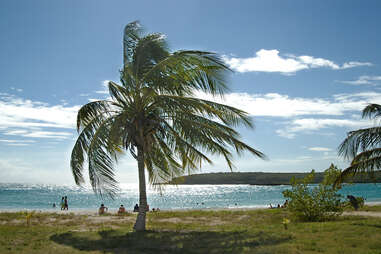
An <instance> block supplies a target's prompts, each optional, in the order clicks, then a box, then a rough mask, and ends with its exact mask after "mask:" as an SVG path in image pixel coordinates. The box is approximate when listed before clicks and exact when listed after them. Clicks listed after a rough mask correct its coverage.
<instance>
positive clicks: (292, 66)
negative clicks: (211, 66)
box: [223, 49, 372, 74]
mask: <svg viewBox="0 0 381 254" xmlns="http://www.w3.org/2000/svg"><path fill="white" fill-rule="evenodd" d="M223 60H224V61H225V62H226V63H227V64H228V65H229V66H230V68H232V69H233V70H236V71H238V72H280V73H283V74H292V73H295V72H297V71H300V70H304V69H312V68H323V67H325V68H330V69H333V70H341V69H348V68H353V67H358V66H371V65H372V64H371V63H369V62H355V61H351V62H346V63H344V64H342V65H339V64H337V63H335V62H333V61H331V60H327V59H324V58H315V57H313V56H306V55H303V56H294V55H286V56H281V55H279V51H278V50H276V49H273V50H266V49H261V50H259V51H257V52H256V53H255V56H254V57H248V58H237V57H228V56H224V57H223Z"/></svg>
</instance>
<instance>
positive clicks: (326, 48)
mask: <svg viewBox="0 0 381 254" xmlns="http://www.w3.org/2000/svg"><path fill="white" fill-rule="evenodd" d="M380 10H381V2H380V1H377V0H374V1H371V0H364V1H352V0H347V1H339V0H326V1H304V0H294V1H284V0H277V1H275V0H263V1H262V0H261V1H260V0H256V1H249V0H248V1H243V0H242V1H222V0H218V1H217V0H216V1H205V0H204V1H167V0H161V1H143V0H142V1H124V0H120V1H117V0H114V1H93V0H82V1H76V0H67V1H51V0H35V1H29V0H16V1H14V0H3V1H0V34H1V36H0V67H1V68H0V182H3V183H7V182H13V183H44V184H58V185H60V184H69V185H70V184H74V181H73V177H72V174H71V170H70V165H69V162H70V154H71V149H72V147H73V145H74V142H75V140H76V138H77V136H78V134H77V132H76V130H75V119H76V113H77V111H78V109H79V108H80V107H81V106H82V105H84V104H86V103H88V102H89V101H91V100H93V99H103V98H106V97H107V94H106V88H105V86H104V84H105V83H107V81H108V80H113V81H115V82H118V81H119V70H120V68H121V66H122V36H123V34H122V32H123V28H124V26H125V25H126V24H128V23H129V22H132V21H135V20H139V21H140V23H141V24H142V25H143V26H144V27H145V29H146V32H148V33H149V32H161V33H163V34H165V35H166V38H167V40H168V43H169V46H170V48H171V50H172V51H175V50H181V49H193V50H206V51H212V52H216V53H218V54H219V55H220V56H221V58H222V59H223V60H224V61H225V63H226V64H227V65H228V66H229V67H230V68H231V69H232V70H234V72H233V73H232V74H231V75H230V76H229V88H230V90H229V92H228V93H226V95H225V97H224V98H223V100H222V102H223V103H225V104H228V105H232V106H235V107H238V108H240V109H243V110H245V111H247V112H248V113H249V114H250V116H251V117H252V119H253V122H254V124H255V129H254V130H252V129H245V128H243V127H242V128H241V127H240V128H238V130H239V132H240V133H241V136H242V139H243V140H244V141H245V142H246V143H248V144H250V145H252V146H253V147H255V148H256V149H258V150H260V151H262V152H264V153H265V154H266V155H267V157H268V160H260V159H258V158H255V157H253V156H251V155H249V154H244V155H243V156H241V157H238V156H235V157H234V158H235V169H234V171H236V172H258V171H259V172H309V171H311V170H312V169H315V170H316V171H323V170H325V169H326V168H328V167H329V165H330V164H331V163H334V164H336V165H338V166H339V167H340V168H345V167H347V166H348V164H349V162H348V161H347V160H344V159H343V158H340V157H338V155H337V147H338V146H339V145H340V143H341V142H342V141H343V140H344V139H345V137H346V133H347V132H348V131H351V130H355V129H359V128H365V127H370V126H372V125H374V124H375V123H374V122H371V121H369V120H364V119H362V118H361V110H362V109H363V108H364V107H365V106H366V105H367V104H368V103H380V104H381V90H380V88H381V67H380V66H381V51H380V49H379V45H381V34H380V33H379V26H380V25H381V16H380V15H379V11H380ZM199 96H200V97H203V96H205V95H203V94H199ZM215 100H219V101H221V100H220V99H215ZM212 158H213V161H214V163H213V165H204V166H203V167H202V170H201V172H202V173H206V172H228V171H229V169H228V167H227V165H226V164H225V163H224V160H223V159H222V158H219V157H212ZM116 170H117V171H116V173H117V178H118V180H119V181H120V182H121V183H136V182H137V180H138V176H137V165H136V162H135V161H134V159H133V158H132V157H131V156H128V155H126V156H124V157H123V159H122V160H121V161H120V162H119V164H118V165H117V168H116Z"/></svg>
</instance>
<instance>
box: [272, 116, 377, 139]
mask: <svg viewBox="0 0 381 254" xmlns="http://www.w3.org/2000/svg"><path fill="white" fill-rule="evenodd" d="M369 125H370V122H369V121H367V120H360V121H359V120H351V119H320V118H303V119H294V120H292V121H290V122H287V124H286V127H284V128H282V129H278V130H276V133H277V134H278V135H279V136H281V137H284V138H289V139H292V138H294V137H295V136H296V134H298V133H311V132H314V131H315V132H316V131H318V130H321V129H325V128H331V127H350V128H352V129H357V128H363V127H368V126H369Z"/></svg>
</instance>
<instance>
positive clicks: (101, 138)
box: [71, 22, 264, 231]
mask: <svg viewBox="0 0 381 254" xmlns="http://www.w3.org/2000/svg"><path fill="white" fill-rule="evenodd" d="M123 46H124V48H123V60H124V65H123V68H122V70H121V77H120V82H121V84H116V83H114V82H109V83H108V88H109V93H110V96H111V98H110V99H108V100H99V101H94V102H90V103H88V104H86V105H84V106H82V108H81V109H80V110H79V111H78V116H77V129H78V132H79V137H78V139H77V141H76V143H75V145H74V148H73V151H72V155H71V169H72V172H73V175H74V179H75V182H76V183H77V184H79V185H80V184H82V183H83V182H84V177H83V167H84V163H85V161H86V159H87V161H88V171H89V178H90V183H91V185H92V187H93V190H94V192H96V193H98V194H100V195H103V194H108V195H110V196H114V195H115V194H116V193H117V191H118V183H117V181H116V179H115V174H114V164H115V162H116V161H117V159H118V157H119V156H120V155H121V154H123V153H124V152H125V151H129V152H130V153H131V155H132V156H133V157H134V158H135V159H136V160H137V163H138V172H139V213H138V216H137V219H136V223H135V226H134V228H135V230H136V231H143V230H145V225H146V219H145V218H146V208H147V195H146V181H145V171H147V173H148V179H149V183H151V184H155V183H162V182H167V181H168V180H170V179H171V178H173V177H176V176H180V175H183V174H185V173H191V172H194V171H195V170H198V169H199V168H200V167H201V163H202V162H208V163H212V161H211V160H210V159H209V158H208V157H207V156H206V154H205V153H208V152H209V153H211V154H216V155H222V156H223V157H224V158H225V160H226V162H227V164H228V166H229V167H230V168H232V166H233V163H232V153H231V151H230V150H229V147H232V148H234V150H235V151H236V152H237V153H238V154H240V153H241V152H243V151H245V150H246V151H249V152H250V153H252V154H253V155H255V156H257V157H260V158H263V157H264V155H263V154H262V153H261V152H260V151H258V150H256V149H254V148H252V147H250V146H249V145H247V144H245V143H244V142H242V141H240V139H239V138H240V137H239V134H238V132H237V131H235V130H234V129H233V128H234V127H236V126H238V125H240V124H243V125H245V126H247V127H252V126H253V125H252V122H251V119H250V117H249V116H248V115H247V113H246V112H244V111H242V110H239V109H236V108H234V107H230V106H227V105H223V104H219V103H215V102H212V101H208V100H202V99H198V98H196V97H195V92H197V91H203V92H206V93H210V94H211V95H212V96H213V95H218V96H222V95H223V93H224V92H225V91H226V89H227V86H226V82H225V74H226V72H227V71H229V69H228V67H226V66H225V64H224V63H223V62H222V61H221V59H220V58H219V57H218V56H217V55H216V54H214V53H210V52H203V51H190V50H181V51H176V52H169V51H168V49H167V45H166V42H165V36H164V35H162V34H159V33H152V34H144V33H143V31H142V28H141V26H140V25H139V23H138V22H132V23H130V24H128V25H127V26H126V27H125V30H124V39H123ZM154 186H156V187H157V186H158V185H154Z"/></svg>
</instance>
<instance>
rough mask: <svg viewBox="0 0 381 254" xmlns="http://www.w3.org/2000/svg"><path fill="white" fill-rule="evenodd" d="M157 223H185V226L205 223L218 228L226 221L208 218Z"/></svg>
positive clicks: (170, 220)
mask: <svg viewBox="0 0 381 254" xmlns="http://www.w3.org/2000/svg"><path fill="white" fill-rule="evenodd" d="M157 222H168V223H183V224H192V223H197V222H199V223H203V224H205V225H208V226H217V225H222V224H225V222H224V221H222V220H220V219H219V218H217V217H216V218H207V217H185V218H181V219H180V218H177V217H174V218H166V219H158V220H157Z"/></svg>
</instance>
